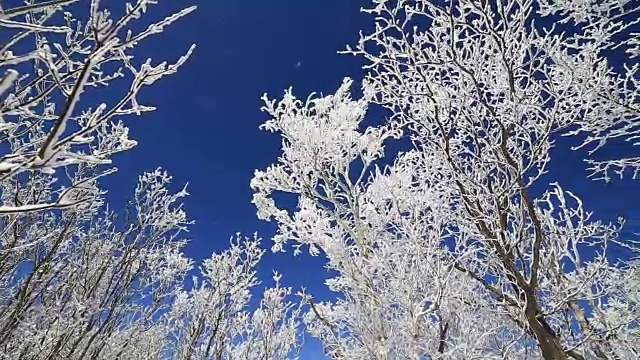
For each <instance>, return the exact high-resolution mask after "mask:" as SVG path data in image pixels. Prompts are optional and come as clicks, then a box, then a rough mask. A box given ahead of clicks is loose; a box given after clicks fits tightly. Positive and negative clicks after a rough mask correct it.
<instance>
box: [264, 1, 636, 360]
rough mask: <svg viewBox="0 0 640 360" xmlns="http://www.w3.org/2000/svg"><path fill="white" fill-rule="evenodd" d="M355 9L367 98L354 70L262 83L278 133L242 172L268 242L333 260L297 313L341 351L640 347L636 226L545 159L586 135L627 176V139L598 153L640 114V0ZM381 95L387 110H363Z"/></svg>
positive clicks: (374, 355)
mask: <svg viewBox="0 0 640 360" xmlns="http://www.w3.org/2000/svg"><path fill="white" fill-rule="evenodd" d="M364 11H366V12H368V13H370V14H371V15H372V17H374V18H375V28H374V30H373V31H372V32H371V33H369V34H367V33H363V34H362V35H361V38H360V41H359V42H358V44H357V46H356V47H354V48H348V50H347V51H346V52H347V53H350V54H354V55H358V56H362V57H364V58H365V59H367V60H368V62H369V63H368V65H366V66H365V69H366V77H365V79H364V80H363V84H362V89H361V90H362V91H361V92H362V95H361V96H360V98H358V99H354V98H353V97H352V95H351V93H352V81H351V80H348V79H347V80H345V82H344V83H343V84H342V86H341V87H340V88H339V90H338V91H337V92H336V93H335V94H333V95H329V96H324V97H313V96H312V97H309V98H308V99H307V100H300V99H298V98H296V97H295V96H294V95H293V94H292V92H291V90H289V91H287V92H286V93H285V95H284V98H282V99H280V100H270V99H268V98H266V97H265V107H264V110H265V111H266V112H267V113H268V114H269V116H270V119H269V120H268V121H267V122H266V123H265V124H264V125H263V128H264V129H266V130H267V131H271V132H277V133H279V134H280V135H281V136H282V138H283V146H282V152H281V154H280V156H279V157H278V160H277V161H276V162H275V163H274V164H272V165H271V166H269V167H268V168H267V169H266V170H264V171H256V173H255V176H254V178H253V180H252V183H251V185H252V187H253V189H254V191H255V194H254V198H253V202H254V204H255V205H256V206H257V209H258V216H259V217H260V218H262V219H265V220H271V221H275V222H276V223H277V225H278V234H277V235H276V236H275V237H274V246H273V249H274V250H276V251H279V250H283V249H284V248H285V245H286V243H287V242H290V241H292V242H293V243H294V245H293V246H294V249H295V251H296V252H299V251H301V247H302V246H308V248H309V251H310V252H311V253H312V254H314V255H315V254H319V253H322V254H324V255H325V256H326V258H327V266H328V267H329V268H330V269H331V270H333V271H334V272H335V273H336V274H337V275H336V276H335V277H334V278H332V279H329V280H327V285H328V287H329V289H331V290H332V291H334V292H335V293H336V295H337V297H338V299H337V300H335V301H331V302H316V301H314V299H313V296H312V295H311V294H307V293H303V294H302V296H303V299H304V301H305V302H306V303H307V304H308V305H309V306H310V310H309V312H308V314H307V315H306V317H305V320H306V322H307V326H308V330H309V331H310V332H311V333H312V334H313V335H315V336H316V337H318V338H319V339H320V340H321V341H322V342H323V344H324V346H325V349H326V352H327V353H328V354H329V355H330V356H332V357H333V358H336V359H415V360H418V359H538V358H540V359H546V360H551V359H554V360H555V359H580V360H582V359H594V358H598V359H632V358H637V357H638V356H640V355H639V354H638V350H637V349H638V348H640V318H639V316H640V313H639V310H640V309H639V308H638V286H637V285H638V277H637V274H638V271H639V269H638V266H639V265H640V264H638V262H637V260H635V259H636V258H637V257H638V255H640V249H639V248H638V242H637V240H634V239H628V238H619V237H618V233H619V230H620V228H621V227H622V226H623V225H624V219H620V221H619V222H616V223H607V222H603V221H600V220H598V219H596V218H595V217H594V215H593V214H592V212H590V211H589V210H588V209H587V208H586V205H585V204H583V201H582V200H581V199H580V198H579V197H578V196H577V195H575V194H574V193H572V192H571V191H570V189H565V187H564V186H563V184H560V183H557V182H555V181H554V180H552V178H551V177H550V176H546V174H547V168H548V165H549V163H550V162H552V161H553V153H554V152H553V150H554V146H555V142H556V141H557V140H558V139H560V137H561V136H565V137H568V138H567V139H566V140H564V141H569V142H571V141H577V144H578V146H576V147H577V148H580V147H588V148H589V152H588V154H586V155H587V158H586V159H585V160H587V161H588V163H589V164H590V165H588V166H589V167H590V168H591V170H592V173H593V174H594V175H598V176H601V177H604V178H605V179H607V180H611V179H610V175H611V173H612V172H617V173H618V174H619V175H620V176H623V175H625V174H627V172H628V171H630V172H632V173H634V174H635V175H637V171H638V169H639V168H640V167H639V165H640V164H639V163H638V157H637V156H636V155H631V156H625V155H622V156H620V157H619V158H612V159H602V158H596V157H595V156H596V155H598V152H596V150H598V149H600V148H602V147H605V146H606V145H607V144H608V143H610V142H611V141H616V140H623V141H631V142H633V141H637V137H638V134H639V131H640V116H639V115H640V107H639V105H638V104H639V95H640V93H639V87H638V85H639V83H638V79H639V78H640V77H639V74H638V70H639V68H640V66H639V65H638V63H637V55H638V50H639V48H638V44H639V43H638V34H637V33H634V32H633V27H634V26H637V25H638V22H639V21H640V20H638V19H640V9H639V7H638V3H637V2H634V1H617V0H615V1H614V0H611V1H598V2H592V1H550V0H498V1H488V0H456V1H434V0H431V1H430V0H394V1H391V0H374V1H373V7H372V8H371V9H367V10H364ZM620 54H623V55H626V56H620ZM614 58H617V59H618V60H616V61H617V62H616V61H614V60H612V59H614ZM620 59H623V60H620ZM620 61H625V62H624V63H620ZM376 106H377V107H381V108H383V109H384V110H385V112H386V113H387V114H389V117H388V118H387V119H386V120H387V121H385V122H384V123H382V124H373V125H371V122H369V121H367V123H366V124H365V123H364V119H365V113H366V112H367V110H368V109H369V108H370V107H376ZM378 113H383V112H382V111H379V112H378ZM394 139H401V140H400V141H399V142H398V141H396V142H397V143H398V145H396V146H394V149H398V148H400V149H401V150H394V151H389V150H388V148H387V147H386V145H387V144H389V143H390V142H392V141H394ZM636 149H637V148H634V147H633V146H631V150H630V151H629V152H626V153H627V154H628V153H633V150H636ZM592 155H593V156H592ZM550 175H552V174H550ZM279 193H288V194H294V195H295V196H296V197H297V199H298V203H297V208H296V209H288V208H286V207H285V206H284V205H281V204H279V203H278V202H277V201H276V199H277V198H278V197H277V196H275V197H274V195H278V194H279ZM616 254H624V255H622V256H620V255H616Z"/></svg>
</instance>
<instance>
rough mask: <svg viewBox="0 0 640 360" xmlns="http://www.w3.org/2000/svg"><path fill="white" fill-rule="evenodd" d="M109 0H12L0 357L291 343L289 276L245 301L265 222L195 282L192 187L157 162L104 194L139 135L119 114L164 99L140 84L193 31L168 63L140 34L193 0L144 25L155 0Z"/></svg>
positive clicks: (158, 27) (6, 67) (1, 203)
mask: <svg viewBox="0 0 640 360" xmlns="http://www.w3.org/2000/svg"><path fill="white" fill-rule="evenodd" d="M105 3H106V2H104V1H103V2H100V1H99V0H52V1H36V0H27V1H24V5H21V6H17V7H11V8H8V7H7V6H6V5H5V3H4V2H2V3H0V31H1V32H2V34H3V36H2V39H3V40H2V41H3V43H1V44H0V76H1V78H0V359H11V360H16V359H29V360H32V359H33V360H35V359H43V360H44V359H47V360H48V359H77V360H81V359H83V360H84V359H110V360H111V359H141V360H142V359H145V360H146V359H205V358H211V357H212V356H215V358H216V359H238V358H250V359H259V358H264V359H275V358H285V357H287V356H291V357H294V356H295V354H296V349H297V346H298V340H299V339H298V334H299V331H298V330H297V326H298V321H297V313H298V312H299V309H298V307H296V306H294V304H292V303H291V302H289V301H287V300H285V298H287V297H288V296H289V294H290V292H291V289H289V288H285V287H282V286H281V285H280V283H279V282H278V281H276V286H275V287H272V288H267V289H266V290H265V292H264V296H263V298H262V301H261V303H260V304H259V305H258V307H257V309H255V310H254V311H248V306H249V300H250V292H251V290H252V288H253V287H255V286H256V285H257V284H258V281H257V280H256V278H255V266H256V263H257V261H258V260H259V259H260V257H261V256H262V251H261V250H259V248H258V244H259V239H258V238H254V239H244V238H241V237H237V239H236V240H235V241H234V242H233V243H232V246H231V248H230V249H228V250H226V251H223V252H222V253H220V254H213V255H212V258H211V259H209V260H207V261H205V263H204V265H203V267H202V268H201V270H200V273H201V276H200V277H201V278H202V279H201V280H199V281H197V282H196V284H195V285H194V286H193V287H186V286H185V284H184V281H185V278H187V277H188V274H189V272H191V271H192V268H193V261H192V260H191V259H188V258H186V257H185V256H184V254H183V253H182V249H183V247H184V245H185V244H186V240H184V239H182V237H181V236H182V234H183V233H184V231H186V230H187V229H188V225H189V224H190V223H191V222H190V221H189V220H188V218H187V216H186V213H185V212H184V211H183V209H182V204H181V202H182V198H184V197H185V196H186V195H187V192H186V189H182V190H181V191H178V192H176V193H172V192H170V191H169V190H168V189H167V186H168V185H169V183H170V181H171V177H170V176H169V175H168V174H167V173H166V172H164V171H162V170H160V169H158V170H156V171H152V172H149V173H145V174H143V175H142V176H141V177H140V179H139V182H138V186H137V187H136V190H135V194H134V197H133V199H132V200H131V201H130V202H129V204H128V206H127V208H126V209H125V210H124V211H114V210H113V209H112V208H109V207H108V205H107V204H106V202H105V199H104V195H105V191H104V190H101V188H100V183H99V179H100V178H101V177H103V176H105V175H108V174H110V173H112V172H113V171H115V168H113V167H109V166H108V165H109V164H111V157H112V155H113V154H115V153H118V152H122V151H126V150H129V149H131V148H132V147H133V146H135V145H136V142H135V141H134V140H131V139H129V138H128V129H127V127H126V126H125V125H124V123H123V122H122V121H121V120H120V118H122V117H125V116H127V115H141V114H142V113H144V112H148V111H151V110H154V108H153V107H150V106H145V105H142V104H139V103H138V101H137V95H138V92H139V91H140V90H141V89H142V88H143V87H144V86H147V85H152V84H153V83H155V81H157V80H158V79H160V78H162V77H163V76H165V75H170V74H173V73H175V72H176V71H177V70H178V68H179V67H180V66H181V65H182V64H184V63H185V61H186V60H187V59H188V58H189V56H190V55H191V53H192V51H193V49H194V46H192V47H191V48H189V50H188V51H187V52H186V54H185V55H184V56H182V57H180V58H179V59H178V60H177V61H176V62H175V63H174V64H169V63H167V62H162V63H160V64H157V65H154V64H153V63H152V61H151V60H146V61H144V62H142V63H139V64H136V62H135V58H134V56H133V54H134V52H135V48H136V46H137V45H138V43H139V42H140V41H142V40H145V39H146V38H148V37H150V36H152V35H155V34H159V33H161V32H163V31H164V29H165V27H167V26H168V25H170V24H172V23H173V22H174V21H176V20H178V19H180V18H182V17H183V16H186V15H188V14H189V13H191V12H192V11H193V10H195V7H194V6H191V7H187V8H185V9H183V10H181V11H179V12H177V13H175V14H172V15H170V16H168V17H166V18H164V19H163V20H160V21H157V22H155V23H152V24H151V25H148V26H147V27H146V28H144V27H140V26H139V24H138V22H139V21H140V19H141V18H144V19H146V18H147V11H148V9H150V8H151V7H152V5H155V4H157V3H158V0H135V1H133V2H132V3H125V2H121V3H118V2H115V3H113V4H116V5H118V6H120V7H121V9H122V10H124V11H119V10H120V9H112V10H114V11H116V12H115V13H112V12H111V11H109V10H106V9H103V8H102V7H101V5H103V4H105ZM110 3H111V2H110ZM14 4H15V2H14ZM12 6H15V5H12ZM116 14H117V15H116ZM135 29H141V30H135ZM136 55H137V54H136ZM137 56H139V55H137ZM127 80H129V83H128V84H127V83H126V82H127ZM118 89H119V90H120V92H121V94H118V93H117V91H118ZM93 91H95V95H93V94H92V92H93ZM111 91H115V92H111ZM109 98H113V102H112V103H110V104H109V103H108V101H106V99H109ZM93 101H95V104H93V105H91V103H92V102H93ZM101 101H103V102H101ZM275 278H276V279H279V275H276V276H275ZM192 321H195V322H192Z"/></svg>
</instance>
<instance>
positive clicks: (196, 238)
mask: <svg viewBox="0 0 640 360" xmlns="http://www.w3.org/2000/svg"><path fill="white" fill-rule="evenodd" d="M111 3H113V4H114V5H115V4H117V5H115V6H118V5H120V3H121V2H120V1H116V0H107V1H103V5H107V4H111ZM364 3H366V2H363V1H352V0H350V1H347V0H322V1H300V0H272V1H264V0H262V1H260V0H245V1H216V0H187V1H176V0H173V1H171V0H169V1H166V0H164V1H160V5H159V6H155V7H154V8H153V11H152V12H150V17H151V18H153V16H158V17H160V16H164V15H165V14H169V13H170V12H171V11H172V10H177V9H179V8H180V7H181V6H182V7H184V6H187V5H191V4H196V5H198V7H199V8H198V10H197V11H196V12H195V13H194V14H192V15H190V16H188V17H187V18H185V19H183V20H182V21H179V22H178V23H176V24H174V25H173V26H171V27H170V28H168V29H167V30H166V32H165V33H164V34H161V35H159V36H156V37H154V38H152V39H149V41H148V42H147V43H145V44H143V46H142V47H141V48H140V49H139V52H140V54H141V55H142V56H143V57H144V58H146V57H151V58H153V59H155V60H156V61H160V60H162V59H168V60H173V59H176V58H177V57H178V56H179V55H181V53H182V52H183V51H185V50H186V49H187V48H188V47H189V45H190V44H191V43H194V42H195V43H197V49H196V51H195V53H194V55H193V57H192V58H191V59H190V60H189V61H188V63H187V64H186V65H185V66H184V67H183V68H182V70H181V71H180V72H179V73H178V74H176V75H173V76H171V77H168V78H165V79H162V80H161V81H160V82H159V83H157V84H156V85H154V86H153V87H151V88H147V89H144V91H143V92H142V94H141V96H140V101H141V102H142V103H144V104H147V105H153V106H157V108H158V110H157V111H156V112H154V113H151V114H147V115H145V116H144V117H142V118H131V119H129V120H128V124H129V126H130V128H131V135H132V138H134V139H136V140H138V143H139V145H138V146H137V147H136V148H135V149H133V150H132V151H128V152H126V153H123V154H120V155H118V156H116V157H115V158H114V162H115V165H116V166H117V167H118V168H119V169H120V171H119V172H118V173H117V174H115V175H112V176H111V177H109V178H108V179H107V180H105V185H106V186H107V188H108V189H109V190H110V197H111V198H112V199H113V201H114V202H116V203H118V202H120V201H123V200H124V199H126V197H127V196H129V195H130V194H131V193H132V191H133V187H134V185H135V181H136V178H137V176H138V175H139V174H140V173H142V172H143V171H145V170H152V169H154V168H156V167H158V166H162V167H163V168H164V169H166V170H168V171H169V172H170V173H171V174H172V175H173V176H174V181H175V185H176V189H177V188H179V187H180V186H181V185H182V184H184V183H186V182H189V191H190V193H191V196H190V197H189V198H187V199H186V201H185V207H186V210H187V211H188V213H189V214H190V215H191V217H192V218H193V219H194V220H195V221H196V223H195V225H193V227H192V232H191V234H190V237H191V238H192V242H191V244H190V245H189V246H188V247H187V249H186V253H187V255H189V256H191V257H194V258H196V259H202V258H205V257H208V256H209V255H210V254H211V252H212V251H219V250H221V249H223V248H225V247H226V246H227V244H228V239H229V237H230V236H232V235H233V234H234V233H236V232H238V231H240V232H243V233H245V234H247V235H249V234H252V233H253V232H254V231H257V232H258V233H259V234H260V235H261V236H262V237H263V238H264V244H265V246H267V247H269V246H270V237H271V235H272V234H273V231H274V226H273V224H269V223H265V222H261V221H259V220H258V219H257V218H256V216H255V208H254V206H253V205H252V204H251V195H252V193H251V189H250V188H249V181H250V179H251V177H252V174H253V171H254V170H255V169H256V168H260V169H262V168H265V167H266V166H267V165H268V164H270V163H271V162H273V161H274V160H275V159H276V157H277V155H278V152H279V147H280V139H279V137H278V136H277V135H274V134H269V133H266V132H263V131H260V130H259V129H258V126H259V125H260V124H261V123H262V122H264V121H265V120H266V119H267V117H266V114H263V113H261V112H260V106H261V102H260V96H261V95H262V94H263V93H265V92H267V93H269V94H270V95H271V96H279V95H281V94H282V92H283V90H284V89H285V88H288V87H289V86H293V88H294V91H295V92H296V94H298V95H299V96H301V97H305V96H306V95H307V94H308V93H310V92H312V91H317V92H325V93H328V92H332V91H333V90H335V89H336V88H337V87H338V86H339V84H340V82H341V79H342V78H343V77H344V76H351V77H354V78H358V77H359V76H360V75H361V74H362V70H360V66H361V65H362V60H361V59H357V58H354V57H351V56H346V55H338V54H337V53H336V52H337V51H338V50H342V49H344V47H345V45H346V44H354V43H355V42H356V41H357V39H358V31H359V30H360V29H362V28H364V27H369V26H370V23H371V19H369V18H368V17H367V16H366V15H364V14H361V13H359V8H360V7H361V6H362V4H364ZM151 14H153V15H151ZM563 145H564V146H563ZM563 148H564V150H558V151H556V153H557V154H556V155H557V159H556V162H555V163H554V166H553V167H552V171H553V174H554V175H553V177H554V178H555V179H554V180H559V181H560V182H561V183H562V184H564V185H565V186H566V187H567V188H569V189H571V190H574V191H575V192H576V193H577V194H578V195H579V196H582V197H583V198H585V204H586V205H587V206H588V207H590V208H592V209H594V210H596V211H597V213H599V214H602V215H603V216H605V217H607V218H612V219H613V218H615V217H616V216H618V215H626V216H629V217H630V218H632V219H633V218H635V220H633V221H632V222H633V224H631V225H632V227H633V226H635V225H636V224H637V223H638V221H639V220H640V219H639V218H638V215H637V212H636V213H633V212H631V211H632V210H636V209H637V206H634V205H636V203H637V197H636V200H634V196H633V195H632V194H634V193H636V194H637V193H640V191H639V189H638V185H637V184H638V183H637V182H635V183H634V182H631V181H622V182H621V181H618V182H614V183H612V184H605V183H602V182H597V183H596V182H592V181H588V180H585V175H586V171H584V164H583V163H581V162H580V161H579V156H578V155H580V154H576V153H572V152H570V151H568V150H567V149H566V144H562V143H561V144H560V149H563ZM621 195H624V196H621ZM636 211H637V210H636ZM632 227H630V228H629V229H630V230H631V229H632ZM637 229H638V227H637V226H635V230H637ZM273 268H275V269H277V270H279V271H280V272H282V273H283V275H284V278H283V280H284V282H285V283H286V284H288V285H290V286H293V287H294V288H299V287H300V286H302V285H307V286H308V287H309V288H310V289H311V290H312V291H313V289H318V291H321V290H320V289H321V288H322V283H323V280H324V270H323V269H322V261H321V259H320V258H310V257H309V256H303V257H300V258H293V257H292V256H291V254H290V253H289V254H270V253H267V255H266V258H265V261H264V262H263V264H262V265H261V272H262V273H263V275H264V276H265V279H266V280H268V279H269V278H268V276H269V275H270V274H271V269H273Z"/></svg>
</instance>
